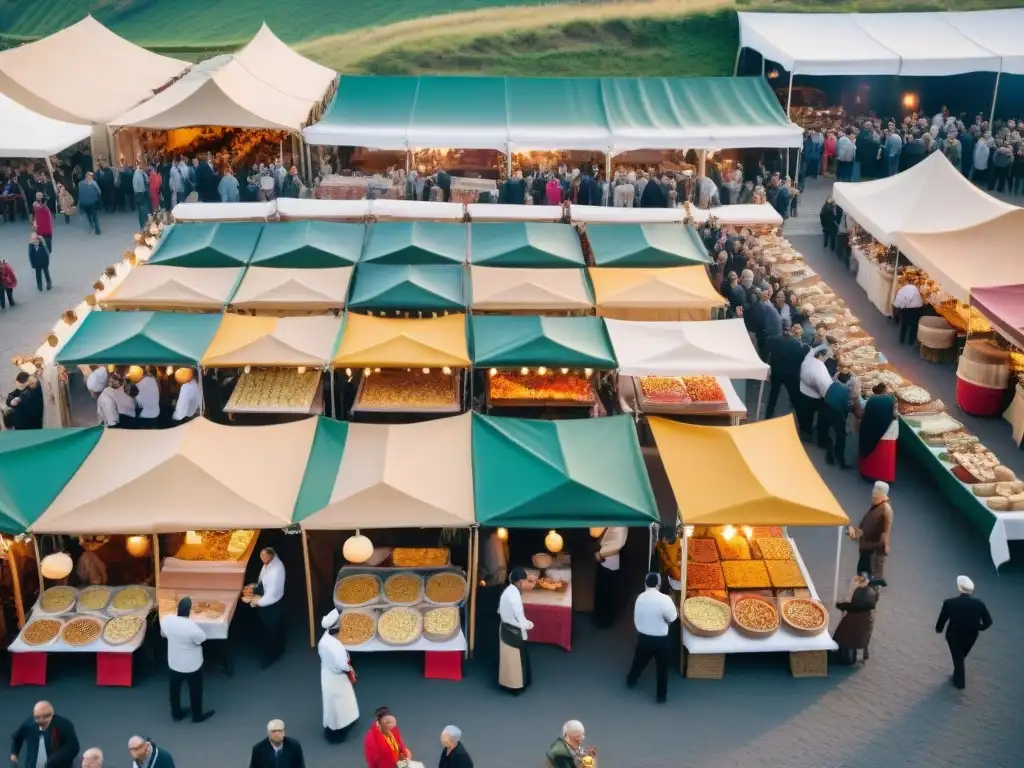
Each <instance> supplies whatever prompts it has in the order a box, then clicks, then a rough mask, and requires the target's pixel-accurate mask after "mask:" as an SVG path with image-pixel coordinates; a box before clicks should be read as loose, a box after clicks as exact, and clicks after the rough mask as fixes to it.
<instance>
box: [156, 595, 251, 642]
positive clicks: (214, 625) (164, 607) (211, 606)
mask: <svg viewBox="0 0 1024 768" xmlns="http://www.w3.org/2000/svg"><path fill="white" fill-rule="evenodd" d="M238 595H239V592H238V590H216V589H168V588H166V587H161V588H160V589H158V590H157V592H156V599H157V609H158V611H159V614H160V618H163V617H164V616H174V615H176V614H177V612H178V601H179V600H181V598H183V597H188V598H190V599H191V600H192V613H191V616H190V618H191V619H192V621H194V622H195V623H196V624H198V625H199V628H200V629H201V630H203V632H204V633H206V637H207V639H208V640H226V639H227V637H228V631H229V629H230V628H231V621H232V620H233V619H234V618H235V611H236V610H237V608H238Z"/></svg>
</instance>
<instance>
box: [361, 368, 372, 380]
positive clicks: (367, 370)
mask: <svg viewBox="0 0 1024 768" xmlns="http://www.w3.org/2000/svg"><path fill="white" fill-rule="evenodd" d="M371 373H372V371H371V370H370V369H369V368H363V376H366V377H367V378H369V376H370V374H371Z"/></svg>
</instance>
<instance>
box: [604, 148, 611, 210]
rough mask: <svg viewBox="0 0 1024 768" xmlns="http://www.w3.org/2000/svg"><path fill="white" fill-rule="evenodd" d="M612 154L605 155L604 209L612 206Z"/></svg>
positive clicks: (606, 153)
mask: <svg viewBox="0 0 1024 768" xmlns="http://www.w3.org/2000/svg"><path fill="white" fill-rule="evenodd" d="M611 196H612V153H611V152H605V153H604V207H605V208H607V207H608V206H609V205H611V204H612V199H611Z"/></svg>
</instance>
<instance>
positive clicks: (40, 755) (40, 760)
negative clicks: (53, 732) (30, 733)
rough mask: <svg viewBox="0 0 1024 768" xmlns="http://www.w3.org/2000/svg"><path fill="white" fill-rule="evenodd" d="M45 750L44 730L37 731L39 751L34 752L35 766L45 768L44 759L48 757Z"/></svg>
mask: <svg viewBox="0 0 1024 768" xmlns="http://www.w3.org/2000/svg"><path fill="white" fill-rule="evenodd" d="M46 751H47V746H46V731H39V751H38V752H37V753H36V768H46V761H47V760H48V759H49V758H48V757H47V754H46Z"/></svg>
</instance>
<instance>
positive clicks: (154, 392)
mask: <svg viewBox="0 0 1024 768" xmlns="http://www.w3.org/2000/svg"><path fill="white" fill-rule="evenodd" d="M136 386H137V387H138V388H139V394H138V395H137V396H136V398H135V402H136V403H138V405H139V408H141V409H142V410H141V411H140V412H139V429H155V428H156V427H157V423H158V421H159V419H160V385H159V384H158V383H157V380H156V376H154V375H153V369H152V368H150V367H148V366H147V367H146V371H145V373H143V375H142V379H140V380H139V383H138V384H137V385H136Z"/></svg>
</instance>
